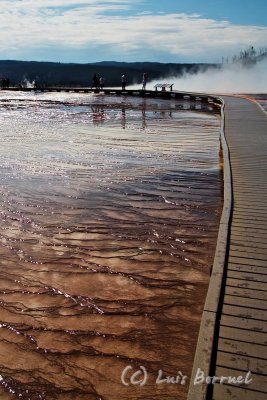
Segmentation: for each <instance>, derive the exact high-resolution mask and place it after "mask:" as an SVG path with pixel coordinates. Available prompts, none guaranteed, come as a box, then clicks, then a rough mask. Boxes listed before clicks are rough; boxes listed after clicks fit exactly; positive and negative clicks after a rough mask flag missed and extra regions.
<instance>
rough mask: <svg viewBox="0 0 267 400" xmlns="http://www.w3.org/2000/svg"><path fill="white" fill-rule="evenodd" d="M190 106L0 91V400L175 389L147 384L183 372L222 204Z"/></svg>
mask: <svg viewBox="0 0 267 400" xmlns="http://www.w3.org/2000/svg"><path fill="white" fill-rule="evenodd" d="M191 106H192V107H195V105H190V104H189V103H187V104H183V103H178V102H174V101H167V100H166V101H160V100H153V99H151V100H144V99H140V98H137V99H130V98H124V99H121V98H115V97H108V96H106V97H105V96H88V95H75V94H69V95H66V94H49V95H46V94H42V95H41V94H40V95H34V94H16V95H14V94H9V93H4V92H2V93H1V95H0V122H1V124H0V134H1V148H0V196H1V197H0V212H1V220H0V242H1V247H0V254H1V264H0V276H1V281H0V286H1V287H0V301H1V320H0V323H1V325H0V326H1V329H0V335H1V336H0V340H1V341H0V373H1V376H2V381H1V383H2V386H0V395H1V399H14V398H17V399H31V400H35V399H49V400H50V399H56V400H57V399H62V400H68V399H71V400H76V399H77V400H85V399H86V400H91V399H92V400H93V399H94V400H96V399H98V400H100V399H102V400H118V399H121V400H123V399H131V400H137V399H140V400H141V399H142V400H144V399H145V400H157V399H158V400H162V399H164V400H173V399H177V398H179V399H183V398H185V396H186V390H187V385H185V386H182V385H177V384H176V385H175V384H160V385H157V384H156V383H155V380H156V377H157V371H158V370H159V369H162V370H163V371H164V374H167V375H177V374H178V371H181V372H182V373H183V374H184V375H188V376H189V375H190V371H191V366H192V360H193V356H194V347H195V344H196V340H197V334H198V328H199V323H200V318H201V312H202V308H203V303H204V299H205V293H206V290H207V285H208V280H209V273H210V268H211V265H212V260H213V254H214V248H215V243H216V235H217V230H218V221H219V217H220V211H221V178H220V170H219V120H218V117H216V116H215V115H214V114H213V113H209V112H207V111H208V110H206V109H204V108H203V107H199V108H201V109H202V111H204V112H195V111H190V110H188V111H185V110H184V109H185V108H190V107H191ZM128 365H130V366H132V367H133V369H137V368H139V366H145V367H146V369H147V371H148V374H149V376H148V382H147V384H146V385H144V386H142V387H139V386H131V385H130V386H128V387H127V386H124V385H123V384H122V383H121V373H122V371H123V370H124V368H125V367H126V366H128Z"/></svg>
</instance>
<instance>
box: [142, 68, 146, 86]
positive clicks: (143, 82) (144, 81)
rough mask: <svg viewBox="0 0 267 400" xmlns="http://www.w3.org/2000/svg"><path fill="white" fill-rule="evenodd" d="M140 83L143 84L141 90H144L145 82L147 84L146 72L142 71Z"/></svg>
mask: <svg viewBox="0 0 267 400" xmlns="http://www.w3.org/2000/svg"><path fill="white" fill-rule="evenodd" d="M142 84H143V86H142V90H146V84H147V73H146V72H144V73H143V79H142Z"/></svg>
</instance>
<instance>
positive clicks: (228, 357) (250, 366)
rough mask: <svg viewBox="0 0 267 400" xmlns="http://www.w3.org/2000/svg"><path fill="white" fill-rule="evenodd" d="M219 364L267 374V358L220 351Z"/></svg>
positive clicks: (218, 354) (218, 355)
mask: <svg viewBox="0 0 267 400" xmlns="http://www.w3.org/2000/svg"><path fill="white" fill-rule="evenodd" d="M217 365H218V366H221V367H229V368H236V366H237V365H238V368H239V369H240V370H242V371H251V372H252V373H253V372H254V373H256V374H262V375H263V374H264V375H267V360H259V359H258V358H254V357H248V356H242V355H236V354H231V353H225V352H223V351H218V353H217Z"/></svg>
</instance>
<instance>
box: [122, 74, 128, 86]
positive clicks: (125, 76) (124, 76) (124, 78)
mask: <svg viewBox="0 0 267 400" xmlns="http://www.w3.org/2000/svg"><path fill="white" fill-rule="evenodd" d="M126 84H127V75H126V73H124V74H122V76H121V89H122V90H125V89H126Z"/></svg>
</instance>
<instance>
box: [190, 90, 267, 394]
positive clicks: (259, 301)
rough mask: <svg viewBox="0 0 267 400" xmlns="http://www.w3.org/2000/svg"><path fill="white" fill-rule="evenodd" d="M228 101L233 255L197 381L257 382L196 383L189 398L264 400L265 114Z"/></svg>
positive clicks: (206, 324)
mask: <svg viewBox="0 0 267 400" xmlns="http://www.w3.org/2000/svg"><path fill="white" fill-rule="evenodd" d="M224 101H225V136H226V140H227V142H228V146H229V151H230V164H231V169H232V184H233V214H232V221H231V225H230V236H229V239H228V245H229V254H227V257H226V265H225V274H224V275H223V277H222V292H221V296H220V301H219V304H218V307H217V309H216V304H215V308H214V310H212V309H209V308H208V306H209V304H208V303H207V304H208V306H207V307H206V308H207V309H205V311H204V314H203V315H204V316H205V321H202V332H201V334H202V338H200V340H199V344H198V348H197V353H196V358H195V365H194V370H193V374H192V377H193V378H194V377H195V374H196V371H197V368H202V369H203V370H204V371H205V373H207V374H209V375H211V376H217V377H220V376H231V377H238V376H242V377H245V376H246V374H247V372H248V371H251V376H250V378H252V382H251V383H250V384H248V385H244V384H240V383H236V384H229V382H228V383H226V384H214V385H208V386H207V385H196V386H194V385H193V382H192V381H191V386H190V390H189V395H188V399H189V400H202V399H203V400H204V399H205V400H211V399H212V400H263V399H264V400H266V399H267V301H266V300H267V178H266V177H267V114H266V113H264V111H263V110H261V109H260V107H259V106H258V105H257V104H255V103H253V102H250V101H248V100H246V99H242V98H235V97H224ZM217 300H218V299H217V298H216V296H215V298H214V301H215V302H216V301H217ZM213 314H216V317H217V318H216V322H215V330H214V320H213ZM203 328H204V329H203ZM205 328H206V329H205ZM214 332H215V336H214V343H213V348H212V349H211V344H212V338H213V333H214ZM210 356H211V358H210ZM209 361H211V364H210V365H209Z"/></svg>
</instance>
